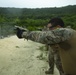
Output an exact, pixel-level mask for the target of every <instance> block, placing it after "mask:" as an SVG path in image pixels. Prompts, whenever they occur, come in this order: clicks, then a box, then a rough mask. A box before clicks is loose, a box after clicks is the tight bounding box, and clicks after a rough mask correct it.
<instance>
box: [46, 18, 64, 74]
mask: <svg viewBox="0 0 76 75" xmlns="http://www.w3.org/2000/svg"><path fill="white" fill-rule="evenodd" d="M54 25H57V26H55V28H53V26H54ZM62 27H64V22H63V20H62V19H61V18H53V19H51V20H50V21H49V22H48V25H47V29H49V30H54V29H57V28H62ZM47 47H49V48H48V50H49V51H48V60H49V69H48V70H47V71H45V73H46V74H53V73H54V63H55V64H56V67H57V69H58V70H59V73H60V75H62V74H64V72H63V69H62V64H61V60H60V56H59V53H58V52H57V51H56V52H53V51H52V49H51V48H50V46H47Z"/></svg>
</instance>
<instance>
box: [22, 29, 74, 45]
mask: <svg viewBox="0 0 76 75" xmlns="http://www.w3.org/2000/svg"><path fill="white" fill-rule="evenodd" d="M72 34H73V31H72V30H70V29H66V28H59V29H56V30H52V31H32V32H30V33H27V34H26V35H25V34H24V36H26V38H27V39H30V40H32V41H35V42H39V43H42V44H50V45H51V44H57V43H60V42H63V41H65V40H68V39H70V37H71V36H72ZM24 36H23V37H24ZM24 38H25V37H24Z"/></svg>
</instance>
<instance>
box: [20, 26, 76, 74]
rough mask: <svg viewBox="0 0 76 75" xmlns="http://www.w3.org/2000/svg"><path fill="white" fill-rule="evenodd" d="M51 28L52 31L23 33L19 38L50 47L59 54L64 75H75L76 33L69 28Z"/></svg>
mask: <svg viewBox="0 0 76 75" xmlns="http://www.w3.org/2000/svg"><path fill="white" fill-rule="evenodd" d="M56 26H58V25H56ZM53 28H54V30H52V31H31V32H28V31H27V32H26V31H24V32H22V34H20V35H19V36H21V37H20V38H26V39H29V40H32V41H35V42H39V43H42V44H48V45H50V46H51V47H52V49H53V51H54V52H56V51H58V52H59V56H60V59H61V63H62V67H63V70H64V73H65V75H76V31H75V30H73V29H69V28H57V29H55V28H56V27H53Z"/></svg>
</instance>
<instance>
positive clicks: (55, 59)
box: [48, 49, 65, 75]
mask: <svg viewBox="0 0 76 75" xmlns="http://www.w3.org/2000/svg"><path fill="white" fill-rule="evenodd" d="M48 54H49V55H48V61H49V67H50V68H49V70H50V71H51V72H52V73H53V72H54V64H56V67H57V69H58V70H59V73H60V75H65V74H64V71H63V69H62V63H61V60H60V56H59V53H58V52H56V53H54V52H53V50H52V49H49V50H48Z"/></svg>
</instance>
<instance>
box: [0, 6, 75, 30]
mask: <svg viewBox="0 0 76 75" xmlns="http://www.w3.org/2000/svg"><path fill="white" fill-rule="evenodd" d="M53 17H61V18H62V19H63V21H64V22H65V27H66V26H68V25H70V26H71V27H72V28H74V29H76V5H73V6H72V5H69V6H66V7H60V8H56V7H54V8H40V9H39V8H36V9H27V8H2V7H0V23H4V22H8V23H9V22H13V23H15V24H16V25H19V26H23V27H27V28H28V29H29V30H36V29H37V28H43V26H44V25H47V23H48V21H49V20H50V19H51V18H53ZM10 25H12V24H10Z"/></svg>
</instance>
